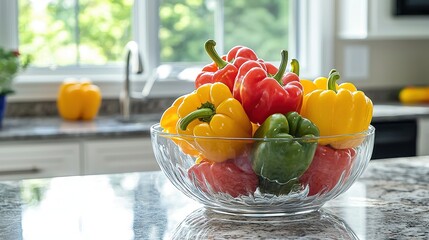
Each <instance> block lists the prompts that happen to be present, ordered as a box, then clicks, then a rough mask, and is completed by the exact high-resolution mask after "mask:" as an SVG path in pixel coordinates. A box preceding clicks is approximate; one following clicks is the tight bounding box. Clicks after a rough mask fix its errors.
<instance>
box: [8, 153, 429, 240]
mask: <svg viewBox="0 0 429 240" xmlns="http://www.w3.org/2000/svg"><path fill="white" fill-rule="evenodd" d="M428 176H429V156H428V157H414V158H401V159H385V160H376V161H371V162H370V164H369V167H368V169H367V170H366V172H365V173H364V175H363V176H362V177H361V178H360V179H359V180H358V182H356V183H355V184H354V185H353V186H352V188H350V189H349V190H348V191H347V192H346V193H345V194H343V195H342V196H340V197H338V198H337V199H334V200H332V201H331V202H329V203H328V204H326V205H325V206H324V207H323V208H322V210H321V211H319V212H316V213H312V214H309V215H304V216H299V217H273V218H246V217H235V216H227V215H222V214H218V213H213V212H211V211H210V210H205V209H204V208H202V206H201V205H199V204H198V203H196V202H194V201H193V200H191V199H189V198H187V197H186V196H184V195H183V194H182V193H180V192H179V191H178V190H176V189H175V188H174V187H173V186H172V184H170V183H169V182H168V181H167V180H166V178H165V177H164V175H163V174H162V173H161V172H147V173H130V174H121V175H98V176H84V177H65V178H52V179H36V180H24V181H21V182H1V183H0V239H6V240H8V239H14V240H20V239H25V240H38V239H43V240H45V239H121V240H122V239H124V240H127V239H370V240H376V239H425V240H426V239H429V187H428V186H429V178H428Z"/></svg>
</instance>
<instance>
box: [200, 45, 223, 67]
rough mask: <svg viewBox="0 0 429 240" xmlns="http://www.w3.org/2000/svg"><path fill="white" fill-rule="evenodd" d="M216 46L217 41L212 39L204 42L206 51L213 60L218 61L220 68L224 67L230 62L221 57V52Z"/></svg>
mask: <svg viewBox="0 0 429 240" xmlns="http://www.w3.org/2000/svg"><path fill="white" fill-rule="evenodd" d="M215 46H216V42H215V41H214V40H212V39H210V40H207V42H206V43H205V44H204V48H205V49H206V52H207V54H208V55H209V57H210V58H211V59H212V60H213V62H215V63H216V65H217V67H218V68H219V69H222V68H224V67H225V66H226V65H227V64H228V62H226V61H224V60H223V59H222V58H221V57H219V54H218V53H217V52H216V49H215Z"/></svg>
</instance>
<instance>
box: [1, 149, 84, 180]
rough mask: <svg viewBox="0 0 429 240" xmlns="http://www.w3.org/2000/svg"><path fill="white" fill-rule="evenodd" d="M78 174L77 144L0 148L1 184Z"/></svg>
mask: <svg viewBox="0 0 429 240" xmlns="http://www.w3.org/2000/svg"><path fill="white" fill-rule="evenodd" d="M79 174H80V145H79V143H52V142H43V143H40V142H25V143H16V144H9V143H8V144H4V145H2V146H0V180H15V179H25V178H45V177H58V176H71V175H79Z"/></svg>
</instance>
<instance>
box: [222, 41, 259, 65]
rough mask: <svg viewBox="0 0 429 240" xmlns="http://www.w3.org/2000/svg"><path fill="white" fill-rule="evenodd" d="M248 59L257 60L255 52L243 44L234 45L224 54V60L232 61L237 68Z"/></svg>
mask: <svg viewBox="0 0 429 240" xmlns="http://www.w3.org/2000/svg"><path fill="white" fill-rule="evenodd" d="M249 60H255V61H256V60H258V56H256V53H255V52H254V51H253V50H252V49H250V48H248V47H245V46H235V47H233V48H231V50H229V51H228V54H227V55H226V61H228V62H230V63H233V64H234V66H236V67H237V69H240V67H241V65H243V64H244V63H245V62H247V61H249Z"/></svg>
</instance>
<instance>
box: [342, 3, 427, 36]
mask: <svg viewBox="0 0 429 240" xmlns="http://www.w3.org/2000/svg"><path fill="white" fill-rule="evenodd" d="M337 3H338V8H337V11H338V34H339V38H341V39H419V38H429V15H427V16H408V15H407V16H396V15H395V14H394V11H395V10H394V8H395V4H396V3H395V0H381V1H379V0H377V1H370V0H337Z"/></svg>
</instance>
